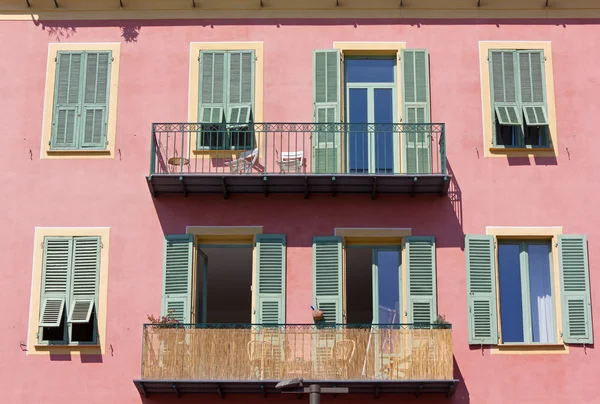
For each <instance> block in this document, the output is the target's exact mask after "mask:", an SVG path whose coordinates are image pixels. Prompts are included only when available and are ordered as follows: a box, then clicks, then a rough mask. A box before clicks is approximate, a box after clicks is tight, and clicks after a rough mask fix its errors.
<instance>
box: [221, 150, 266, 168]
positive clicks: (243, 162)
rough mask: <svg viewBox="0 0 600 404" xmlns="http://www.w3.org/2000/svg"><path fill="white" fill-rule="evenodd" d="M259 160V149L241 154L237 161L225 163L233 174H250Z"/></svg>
mask: <svg viewBox="0 0 600 404" xmlns="http://www.w3.org/2000/svg"><path fill="white" fill-rule="evenodd" d="M257 160H258V148H256V149H254V150H249V151H246V152H243V153H241V154H240V155H239V156H238V157H237V158H236V159H234V160H231V161H228V162H226V163H225V166H226V167H229V171H230V172H231V173H236V174H248V173H250V172H252V167H254V165H255V164H256V161H257Z"/></svg>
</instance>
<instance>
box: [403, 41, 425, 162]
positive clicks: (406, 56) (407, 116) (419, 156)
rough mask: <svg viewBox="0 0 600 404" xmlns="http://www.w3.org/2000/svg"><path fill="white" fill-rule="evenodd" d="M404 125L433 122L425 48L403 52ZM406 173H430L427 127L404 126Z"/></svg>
mask: <svg viewBox="0 0 600 404" xmlns="http://www.w3.org/2000/svg"><path fill="white" fill-rule="evenodd" d="M401 59H402V108H403V114H402V115H403V123H406V124H417V123H430V122H431V116H430V115H431V114H430V101H429V54H428V52H427V50H426V49H403V50H402V56H401ZM403 132H404V145H405V150H406V153H405V158H406V164H405V166H406V172H407V173H418V174H429V173H431V161H432V158H431V157H432V156H431V150H432V147H431V143H432V141H433V140H432V135H431V130H430V128H429V127H428V126H427V125H425V126H424V125H404V130H403Z"/></svg>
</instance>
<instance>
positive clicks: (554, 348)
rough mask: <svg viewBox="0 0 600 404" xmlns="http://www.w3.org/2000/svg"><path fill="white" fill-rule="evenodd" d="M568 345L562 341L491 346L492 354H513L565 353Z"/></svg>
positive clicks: (567, 350) (567, 351)
mask: <svg viewBox="0 0 600 404" xmlns="http://www.w3.org/2000/svg"><path fill="white" fill-rule="evenodd" d="M566 353H569V347H568V346H567V345H565V344H562V343H556V344H498V345H495V346H492V354H514V355H528V354H537V355H546V354H566Z"/></svg>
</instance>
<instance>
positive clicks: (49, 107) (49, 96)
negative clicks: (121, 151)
mask: <svg viewBox="0 0 600 404" xmlns="http://www.w3.org/2000/svg"><path fill="white" fill-rule="evenodd" d="M59 51H111V52H112V58H113V61H112V64H111V71H110V88H109V95H108V127H107V129H106V140H107V142H108V145H107V147H106V149H105V150H50V139H51V137H52V115H53V110H54V84H55V82H56V62H55V59H56V57H57V53H58V52H59ZM120 61H121V44H120V43H51V44H49V45H48V62H47V64H46V89H45V98H44V118H43V123H42V147H41V156H40V158H42V159H88V158H89V159H97V158H114V157H115V138H116V131H117V98H118V90H119V63H120Z"/></svg>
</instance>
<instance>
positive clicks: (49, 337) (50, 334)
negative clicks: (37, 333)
mask: <svg viewBox="0 0 600 404" xmlns="http://www.w3.org/2000/svg"><path fill="white" fill-rule="evenodd" d="M64 338H65V315H64V313H63V317H62V319H61V320H60V325H59V326H58V327H43V328H42V341H63V340H64Z"/></svg>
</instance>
